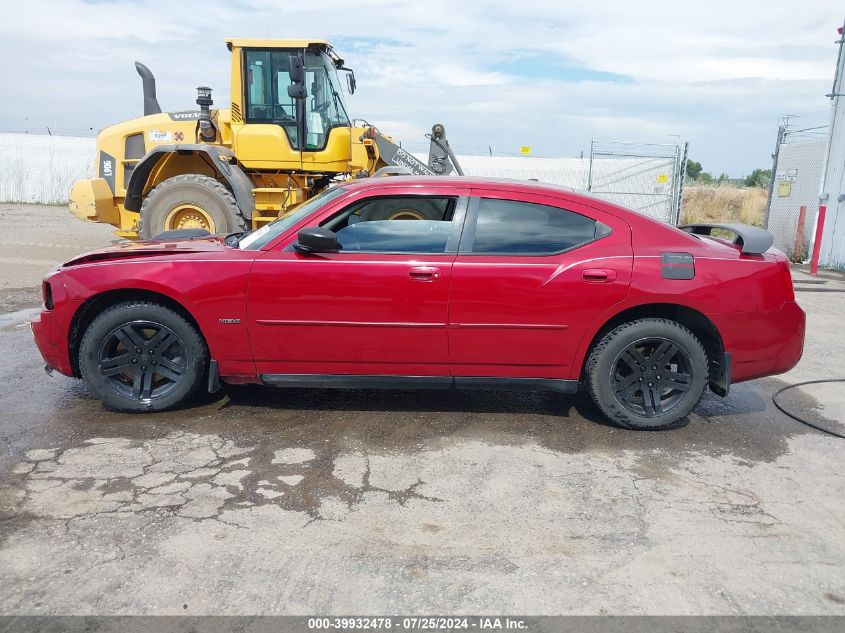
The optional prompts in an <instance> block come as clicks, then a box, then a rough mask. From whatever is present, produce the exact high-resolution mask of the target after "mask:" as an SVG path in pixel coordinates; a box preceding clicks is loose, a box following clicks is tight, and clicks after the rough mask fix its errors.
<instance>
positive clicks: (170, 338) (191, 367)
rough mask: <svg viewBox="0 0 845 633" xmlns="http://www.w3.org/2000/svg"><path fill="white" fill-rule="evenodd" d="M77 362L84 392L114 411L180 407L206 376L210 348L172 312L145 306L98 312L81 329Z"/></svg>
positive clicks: (127, 305) (121, 305)
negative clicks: (94, 394) (93, 395)
mask: <svg viewBox="0 0 845 633" xmlns="http://www.w3.org/2000/svg"><path fill="white" fill-rule="evenodd" d="M133 347H134V349H132V348H133ZM138 350H140V352H139V351H138ZM78 361H79V371H80V374H81V375H82V379H83V380H84V381H85V383H86V384H87V385H88V387H90V388H91V390H92V391H94V393H96V394H97V397H99V398H100V400H102V401H103V403H104V404H105V405H106V406H107V407H109V408H110V409H115V410H117V411H134V412H148V411H162V410H165V409H169V408H172V407H175V406H177V405H180V404H183V403H184V402H186V401H187V400H188V399H190V398H191V397H192V396H194V394H196V393H197V391H198V390H199V389H200V387H201V386H202V385H203V384H204V382H205V380H206V377H207V375H208V348H207V347H206V344H205V340H204V339H203V338H202V336H201V335H200V333H199V332H198V331H197V329H196V328H195V327H194V326H193V325H191V324H190V323H189V322H188V321H186V320H185V319H184V318H183V317H182V316H181V315H179V314H177V313H176V312H174V311H173V310H171V309H170V308H166V307H164V306H162V305H159V304H156V303H150V302H146V301H128V302H125V303H119V304H117V305H115V306H112V307H111V308H108V309H107V310H105V311H103V312H102V313H100V314H99V315H98V316H97V317H96V318H95V319H94V321H93V322H92V323H91V324H90V325H89V326H88V328H87V329H86V330H85V334H84V335H83V337H82V342H81V343H80V345H79V358H78ZM159 372H161V373H159ZM146 376H149V378H148V379H145V377H146Z"/></svg>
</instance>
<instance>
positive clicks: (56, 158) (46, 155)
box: [0, 134, 686, 223]
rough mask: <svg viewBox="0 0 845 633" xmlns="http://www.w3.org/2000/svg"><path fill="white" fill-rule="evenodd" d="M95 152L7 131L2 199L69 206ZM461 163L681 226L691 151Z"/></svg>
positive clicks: (0, 148) (72, 141)
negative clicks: (599, 199)
mask: <svg viewBox="0 0 845 633" xmlns="http://www.w3.org/2000/svg"><path fill="white" fill-rule="evenodd" d="M95 155H96V141H95V139H93V138H82V137H71V136H48V135H36V134H0V202H27V203H39V204H65V203H66V202H67V197H68V193H69V192H70V188H71V186H72V185H73V182H74V181H75V180H78V179H82V178H91V176H92V174H93V170H94V162H95ZM419 158H420V159H421V160H428V156H427V155H425V156H423V155H420V156H419ZM458 160H459V161H460V163H461V166H462V167H463V169H464V172H465V173H466V174H467V175H469V176H487V177H494V178H513V179H516V180H528V179H536V180H538V181H540V182H547V183H551V184H557V185H563V186H567V187H573V188H575V189H580V190H585V191H592V192H593V193H595V194H597V195H600V196H603V197H605V198H607V199H609V200H611V201H613V202H615V203H617V204H620V205H623V206H626V207H629V208H632V209H634V210H636V211H639V212H641V213H644V214H646V215H649V216H651V217H654V218H656V219H658V220H661V221H663V222H671V223H677V220H678V217H679V213H680V200H681V186H682V181H683V178H682V175H683V173H684V169H685V167H684V165H685V160H686V148H685V146H682V145H654V144H644V143H623V142H616V141H604V142H599V141H594V142H593V145H592V152H591V155H590V156H589V157H586V158H577V157H574V158H567V157H564V158H537V157H531V156H466V155H461V156H458Z"/></svg>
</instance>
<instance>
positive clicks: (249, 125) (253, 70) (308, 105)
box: [228, 40, 354, 171]
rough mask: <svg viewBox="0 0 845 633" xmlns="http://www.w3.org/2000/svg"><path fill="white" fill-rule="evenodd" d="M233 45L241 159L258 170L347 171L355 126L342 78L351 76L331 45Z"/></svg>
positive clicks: (235, 137) (235, 130) (266, 42)
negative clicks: (345, 164)
mask: <svg viewBox="0 0 845 633" xmlns="http://www.w3.org/2000/svg"><path fill="white" fill-rule="evenodd" d="M228 44H229V47H230V49H231V50H232V95H231V101H232V136H233V146H234V149H235V154H236V155H237V156H238V160H239V161H240V162H241V163H243V164H245V165H246V166H247V167H253V168H256V169H305V170H312V169H313V170H319V169H320V168H321V166H323V165H325V166H326V168H327V169H332V167H342V165H340V163H341V162H345V161H348V155H349V149H348V147H349V142H350V136H349V134H350V125H351V121H350V118H349V115H348V111H347V108H346V104H345V102H344V98H343V86H342V83H341V81H340V77H339V74H338V70H339V69H341V70H346V69H345V68H344V67H343V60H342V59H340V58H339V57H338V56H337V55H336V54H335V53H334V51H333V50H332V48H331V46H330V45H329V44H328V43H327V42H312V41H299V40H296V41H285V40H282V41H278V40H229V41H228ZM348 85H349V86H350V88H351V87H354V82H349V84H348ZM329 164H332V165H329ZM344 170H345V169H344V168H341V169H337V171H344Z"/></svg>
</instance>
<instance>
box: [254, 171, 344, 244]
mask: <svg viewBox="0 0 845 633" xmlns="http://www.w3.org/2000/svg"><path fill="white" fill-rule="evenodd" d="M343 191H344V189H343V187H333V188H331V189H326V190H325V191H323V192H322V193H320V194H318V195H316V196H314V197H313V198H311V199H310V200H308V201H307V202H305V203H303V204H302V206H299V207H297V208H296V209H294V210H293V211H291V212H290V213H289V214H288V215H286V216H285V217H283V218H279V219H278V220H275V221H273V222H271V223H270V224H268V225H266V226H262V227H261V228H260V229H258V230H257V231H253V232H252V233H249V234H248V235H246V236H244V237H242V238H241V240H240V242H238V248H240V249H241V250H251V251H257V250H259V249H260V248H262V247H263V246H264V245H265V244H268V243H269V242H271V241H272V240H274V239H275V238H276V237H278V236H279V235H281V234H282V233H284V232H285V231H287V230H288V229H289V228H290V227H292V226H293V225H294V224H296V223H297V222H299V221H300V220H301V219H303V218H304V217H305V216H307V215H308V214H309V213H311V212H312V211H315V210H317V209H318V208H320V207H321V206H323V205H324V204H326V203H327V202H331V201H332V200H334V199H335V198H337V197H338V196H339V195H340V194H341V193H343Z"/></svg>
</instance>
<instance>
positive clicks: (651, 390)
mask: <svg viewBox="0 0 845 633" xmlns="http://www.w3.org/2000/svg"><path fill="white" fill-rule="evenodd" d="M612 372H613V373H612V379H611V380H612V384H613V393H614V395H615V396H616V399H617V400H618V402H619V404H621V405H622V406H623V407H624V408H625V409H627V410H628V411H630V412H632V413H635V414H637V415H639V416H643V417H647V418H653V417H655V416H658V415H662V414H664V413H669V412H670V411H672V409H674V408H675V407H677V406H678V404H680V403H681V402H682V401H683V400H684V397H685V394H686V393H687V392H688V391H689V389H690V383H691V381H692V366H691V362H690V358H689V356H687V354H686V353H685V352H684V351H683V350H682V349H681V348H680V347H678V345H676V344H675V343H673V342H672V341H669V340H667V339H665V338H647V339H641V340H639V341H635V342H634V343H632V344H630V345H629V346H628V347H626V348H625V349H624V350H623V351H622V353H621V354H619V355H618V356H617V357H616V362H615V363H614V364H613V370H612Z"/></svg>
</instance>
